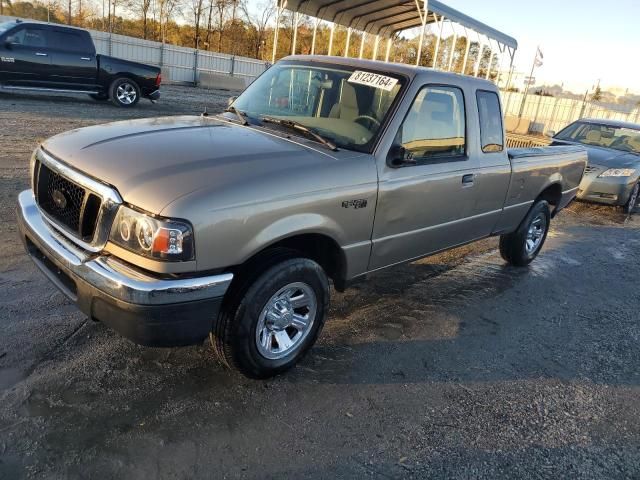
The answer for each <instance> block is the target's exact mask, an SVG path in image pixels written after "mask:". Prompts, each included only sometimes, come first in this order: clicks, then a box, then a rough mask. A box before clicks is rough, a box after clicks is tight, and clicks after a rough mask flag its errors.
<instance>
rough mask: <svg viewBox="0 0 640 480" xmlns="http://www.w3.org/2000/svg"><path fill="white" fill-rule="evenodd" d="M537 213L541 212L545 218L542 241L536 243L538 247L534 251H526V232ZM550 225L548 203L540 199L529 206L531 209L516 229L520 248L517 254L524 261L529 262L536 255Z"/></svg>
mask: <svg viewBox="0 0 640 480" xmlns="http://www.w3.org/2000/svg"><path fill="white" fill-rule="evenodd" d="M539 213H543V214H544V216H545V220H546V227H545V230H544V234H543V235H542V241H541V242H540V245H538V248H536V249H535V251H533V252H532V253H527V249H526V242H527V233H528V232H529V227H530V226H531V223H532V222H533V220H534V219H535V218H536V217H537V216H538V214H539ZM550 226H551V214H550V213H549V204H548V203H547V202H546V201H545V200H540V201H538V202H537V203H536V204H535V205H534V206H533V207H531V210H529V213H528V214H527V216H526V218H525V220H524V221H523V222H522V224H521V225H520V228H519V229H518V247H519V248H520V255H519V256H520V257H521V258H522V260H523V261H524V263H531V261H533V260H534V259H535V258H536V257H537V256H538V254H539V253H540V250H542V247H543V246H544V243H545V242H546V240H547V234H548V233H549V227H550Z"/></svg>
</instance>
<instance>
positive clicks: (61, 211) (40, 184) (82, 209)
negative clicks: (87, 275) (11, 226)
mask: <svg viewBox="0 0 640 480" xmlns="http://www.w3.org/2000/svg"><path fill="white" fill-rule="evenodd" d="M34 185H35V190H36V191H35V195H36V201H37V202H38V205H39V206H40V208H41V209H42V210H43V211H44V212H45V213H46V214H47V215H49V217H51V219H53V220H55V221H56V222H57V223H59V224H60V226H62V227H64V228H66V229H67V230H68V231H69V232H71V233H73V234H74V235H75V236H77V237H78V238H80V239H82V240H83V241H90V240H91V239H92V238H93V234H94V232H95V229H96V223H97V218H98V214H99V212H100V206H101V199H100V197H99V196H97V195H96V194H94V193H92V192H90V191H88V190H86V189H85V188H84V187H82V186H80V185H77V184H76V183H74V182H72V181H71V180H69V179H68V178H66V177H64V176H62V175H60V174H59V173H57V172H55V171H53V170H51V169H50V168H49V167H48V166H47V165H45V164H44V163H42V162H40V161H36V166H35V182H34Z"/></svg>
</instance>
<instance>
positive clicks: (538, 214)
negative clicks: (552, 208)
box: [500, 200, 551, 267]
mask: <svg viewBox="0 0 640 480" xmlns="http://www.w3.org/2000/svg"><path fill="white" fill-rule="evenodd" d="M550 222H551V214H550V213H549V204H548V203H547V202H546V201H545V200H538V201H537V202H536V203H535V204H534V205H533V207H531V210H529V213H528V214H527V216H526V217H525V218H524V220H523V221H522V223H521V224H520V226H519V227H518V229H517V230H516V231H515V232H513V233H509V234H507V235H502V236H501V237H500V254H501V255H502V258H504V259H505V260H506V261H507V262H509V263H510V264H511V265H515V266H518V267H524V266H526V265H529V264H530V263H531V262H532V261H533V259H534V258H536V257H537V256H538V254H539V253H540V250H541V249H542V246H543V245H544V242H545V240H546V239H547V233H548V232H549V224H550Z"/></svg>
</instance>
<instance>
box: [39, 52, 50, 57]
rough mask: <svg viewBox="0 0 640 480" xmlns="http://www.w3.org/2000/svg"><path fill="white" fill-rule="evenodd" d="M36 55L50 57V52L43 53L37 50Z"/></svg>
mask: <svg viewBox="0 0 640 480" xmlns="http://www.w3.org/2000/svg"><path fill="white" fill-rule="evenodd" d="M36 56H38V57H48V56H49V54H48V53H42V52H36Z"/></svg>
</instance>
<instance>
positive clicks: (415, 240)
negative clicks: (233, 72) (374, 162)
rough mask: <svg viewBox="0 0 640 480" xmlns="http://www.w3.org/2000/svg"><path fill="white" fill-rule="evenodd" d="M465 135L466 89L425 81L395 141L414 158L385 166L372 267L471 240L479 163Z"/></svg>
mask: <svg viewBox="0 0 640 480" xmlns="http://www.w3.org/2000/svg"><path fill="white" fill-rule="evenodd" d="M466 138H467V135H466V112H465V102H464V94H463V91H462V90H461V89H459V88H456V87H451V86H436V85H434V86H430V85H426V86H423V87H422V88H421V90H420V91H419V92H418V94H417V95H416V97H415V99H414V101H413V104H412V106H411V108H410V110H409V113H408V114H407V116H406V118H405V119H404V122H403V123H402V125H401V127H400V129H399V131H398V133H397V136H396V139H395V142H394V143H395V144H396V145H401V146H402V147H404V149H405V150H406V151H407V152H408V154H409V157H410V158H411V159H412V162H413V163H407V164H405V165H404V166H401V167H399V168H394V167H391V166H389V165H384V167H382V170H381V171H380V184H379V185H380V186H379V194H378V205H377V207H376V217H375V223H374V228H373V247H372V252H371V259H370V263H369V270H376V269H379V268H383V267H386V266H389V265H393V264H396V263H401V262H404V261H408V260H412V259H415V258H419V257H423V256H426V255H428V254H430V253H434V252H437V251H439V250H443V249H446V248H448V247H452V246H455V245H458V244H462V243H465V242H468V241H470V240H472V237H473V236H474V232H473V231H472V229H469V228H468V220H469V217H470V216H472V212H473V207H474V201H475V192H474V190H475V189H474V177H475V174H476V167H477V165H476V163H475V161H474V160H473V159H472V158H470V157H469V155H468V154H467V145H466V142H467V140H466Z"/></svg>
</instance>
